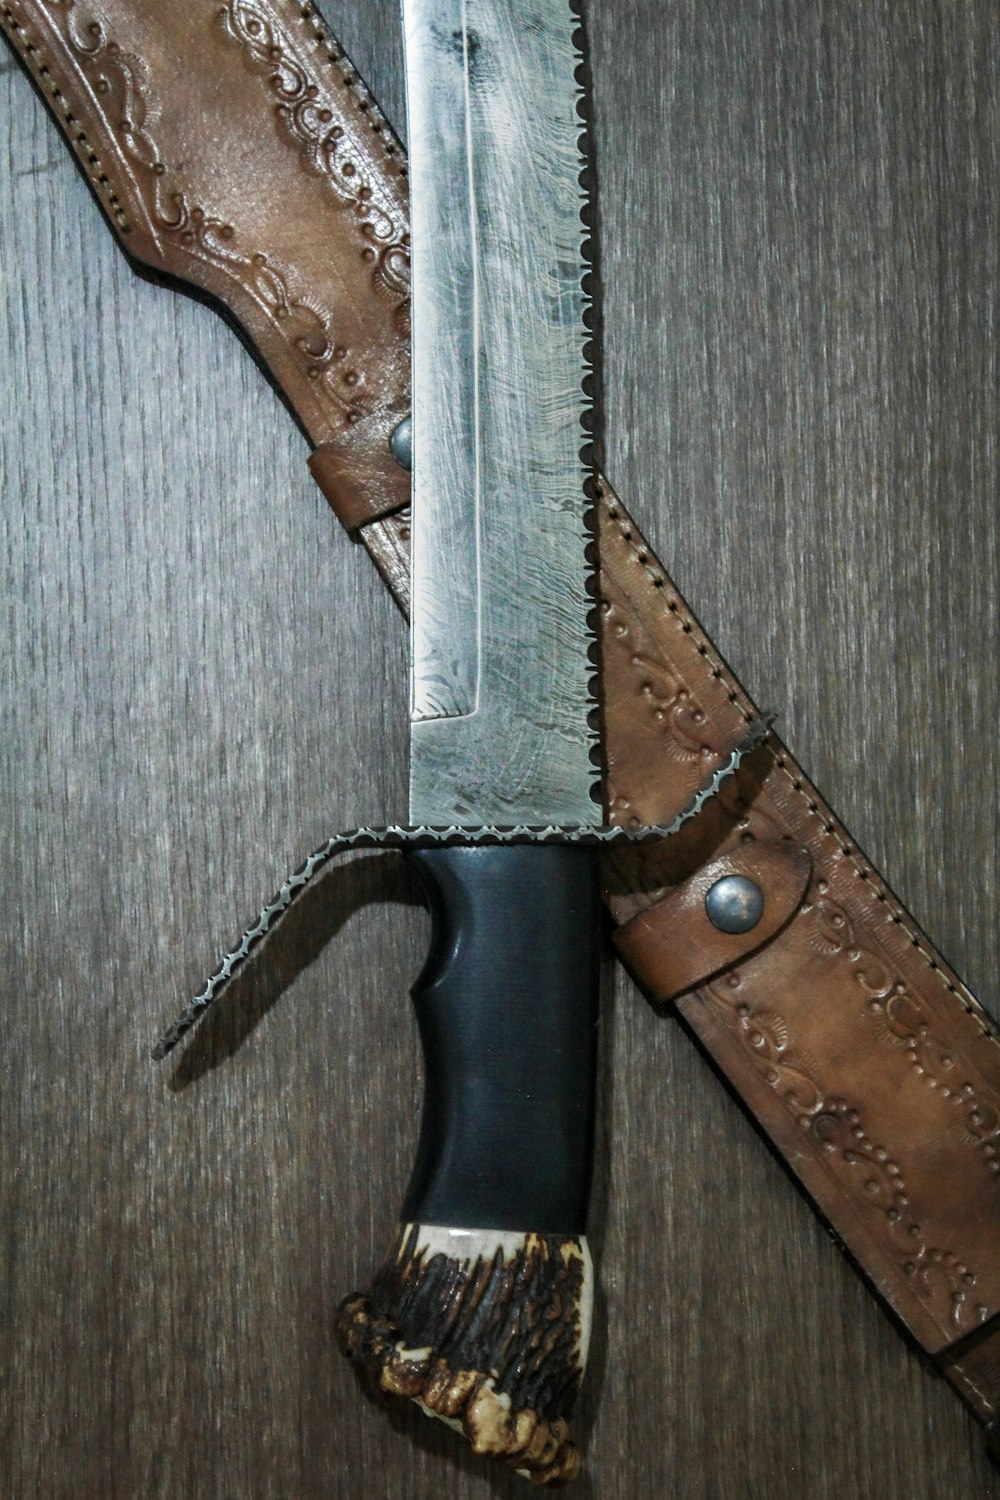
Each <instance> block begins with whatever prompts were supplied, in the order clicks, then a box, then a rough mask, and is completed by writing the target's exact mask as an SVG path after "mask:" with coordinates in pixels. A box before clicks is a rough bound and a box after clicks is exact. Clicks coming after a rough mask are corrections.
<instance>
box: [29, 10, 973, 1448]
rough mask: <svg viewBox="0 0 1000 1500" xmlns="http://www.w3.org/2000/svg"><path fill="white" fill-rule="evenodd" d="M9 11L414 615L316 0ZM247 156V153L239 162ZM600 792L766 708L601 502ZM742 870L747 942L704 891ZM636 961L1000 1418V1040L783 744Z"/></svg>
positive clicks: (94, 181) (403, 501)
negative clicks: (717, 918) (750, 892)
mask: <svg viewBox="0 0 1000 1500" xmlns="http://www.w3.org/2000/svg"><path fill="white" fill-rule="evenodd" d="M97 14H98V13H97V11H96V10H91V8H90V6H89V5H87V4H84V3H82V0H80V3H78V0H2V3H0V26H2V29H3V31H4V33H5V35H6V37H7V39H8V41H9V42H10V44H11V46H12V48H13V49H14V51H15V53H16V54H17V55H18V57H19V58H20V60H21V62H22V63H23V65H24V66H25V68H26V69H27V71H28V72H29V74H30V76H31V77H32V79H33V80H34V82H35V84H36V86H37V89H38V92H39V94H40V95H41V97H42V98H43V99H44V101H45V103H46V105H47V106H48V109H49V111H50V113H51V114H52V117H53V118H54V120H55V121H56V123H57V125H58V126H59V128H60V130H61V131H62V133H63V135H64V136H65V138H66V140H67V142H68V143H69V145H70V147H71V148H72V150H73V151H74V152H75V154H76V157H77V159H78V161H79V163H80V166H81V167H82V169H83V171H84V172H85V174H86V176H87V178H88V180H89V182H90V185H91V187H92V189H93V191H94V193H95V195H96V197H97V199H98V201H99V203H100V205H101V208H102V209H103V211H104V214H105V216H106V218H107V221H108V223H109V225H110V227H111V229H112V230H113V232H114V234H115V236H116V237H117V239H118V241H119V243H120V245H121V247H122V249H123V250H124V251H125V254H126V255H127V256H128V257H129V259H130V261H131V262H132V263H133V265H134V266H135V267H136V268H137V269H140V270H141V271H143V272H144V273H146V274H151V275H154V276H157V277H162V278H165V279H168V280H169V281H171V282H172V283H173V284H175V285H177V284H179V285H180V286H182V287H184V288H186V289H188V290H191V291H193V292H195V293H197V295H199V296H200V297H202V298H203V299H206V298H207V299H209V300H210V301H211V302H212V303H213V304H214V305H215V306H216V307H217V308H218V310H219V311H221V312H222V313H223V314H224V315H225V316H226V317H227V318H228V319H229V320H230V321H231V322H232V323H234V324H235V325H236V327H237V328H238V330H239V332H240V334H241V336H242V337H243V338H244V339H245V340H246V341H247V342H248V343H249V344H250V346H251V348H252V350H253V351H254V353H255V355H256V357H257V358H258V360H259V361H260V362H261V364H262V365H263V366H264V368H265V370H266V371H267V373H268V374H269V376H270V378H271V380H272V382H273V384H274V385H275V387H276V388H277V390H278V392H279V393H280V395H281V396H282V397H283V399H284V400H285V402H286V403H287V405H288V406H289V408H290V409H291V411H292V412H293V414H294V416H295V417H296V419H297V421H298V423H299V425H300V427H301V429H302V431H303V433H304V434H305V436H306V438H307V439H308V442H309V444H310V447H311V449H312V456H311V459H310V464H311V468H312V472H313V474H314V476H315V478H316V480H317V482H318V484H319V485H320V486H321V488H322V489H323V491H324V493H325V494H326V496H327V498H328V500H329V502H330V504H331V505H332V506H333V508H334V510H335V511H336V512H337V514H338V516H339V517H340V518H341V520H342V521H343V522H344V525H345V527H346V528H347V530H348V531H349V532H350V533H351V535H352V536H354V537H355V538H356V539H357V540H358V541H359V542H360V544H361V545H363V546H364V547H366V548H367V550H368V552H369V553H370V554H371V557H372V559H373V561H374V562H375V564H376V566H377V568H378V569H379V571H380V573H381V574H382V576H383V578H384V579H385V581H386V583H387V584H388V586H389V588H390V589H391V590H392V592H393V594H394V596H395V598H396V599H397V601H398V603H399V604H400V606H401V608H402V609H403V611H404V612H405V610H406V606H407V585H408V529H407V528H408V516H407V503H408V499H409V483H408V476H407V475H406V474H405V473H404V472H403V471H402V470H401V469H400V468H399V466H398V465H397V464H396V462H395V460H394V459H393V457H392V454H391V452H390V448H389V438H390V435H391V434H392V432H393V431H394V429H395V427H396V426H397V424H398V423H399V421H400V420H401V419H402V417H403V416H405V414H406V413H407V412H408V411H409V404H410V402H409V304H408V270H409V257H408V234H407V184H406V161H405V156H404V153H403V150H402V148H401V146H400V144H399V142H398V140H397V139H396V137H395V135H394V134H393V131H392V130H391V128H390V127H389V125H388V124H387V122H386V120H385V119H384V118H383V116H382V114H381V113H380V112H379V110H378V108H377V106H376V104H375V103H374V101H373V99H372V98H371V95H370V94H369V93H368V91H367V90H366V89H365V87H364V85H363V84H362V82H361V80H360V79H359V78H358V76H357V73H356V72H355V70H354V68H353V67H352V66H351V64H350V62H349V60H348V59H347V58H346V57H345V55H344V53H343V51H342V49H341V48H340V47H339V45H338V44H337V42H336V41H335V40H334V39H333V38H332V37H331V35H330V34H329V32H328V31H327V29H326V27H325V25H324V23H323V22H322V20H321V18H320V17H319V16H318V14H317V13H316V11H315V10H314V9H313V8H312V7H311V6H310V5H309V4H308V3H303V0H205V3H196V4H192V3H191V0H103V3H102V5H101V7H100V19H97ZM247 141H252V143H253V149H252V153H251V152H249V151H248V150H246V149H245V143H246V142H247ZM596 496H597V514H598V530H599V548H600V560H601V616H602V636H601V642H602V653H603V658H602V680H603V694H604V725H605V742H606V756H607V781H606V795H607V803H608V810H609V815H610V817H611V819H612V820H613V821H615V822H619V823H626V824H628V823H632V824H640V823H664V822H667V821H668V820H669V819H670V818H671V817H672V816H673V815H674V814H675V813H676V812H677V811H678V810H679V809H680V808H681V806H682V805H683V804H684V803H685V802H686V801H687V800H688V798H689V797H690V795H691V794H692V792H693V791H694V790H695V789H696V788H697V787H698V785H699V784H700V783H701V782H702V781H703V780H704V778H705V776H706V774H707V773H708V772H710V771H711V770H712V769H713V768H714V767H715V766H716V765H718V764H719V763H720V761H721V760H722V759H723V758H724V757H725V755H726V753H727V752H728V751H729V749H730V748H731V747H732V745H733V744H734V743H735V742H736V741H737V740H738V739H739V738H740V736H741V735H742V733H743V732H744V730H745V727H746V725H747V723H748V721H749V720H750V719H751V718H752V717H753V716H754V715H755V713H756V709H755V707H754V705H753V703H752V702H751V700H750V697H749V695H748V694H747V692H746V691H745V689H744V688H743V687H742V686H741V685H740V683H739V682H737V680H736V679H735V677H734V676H733V674H732V673H731V672H730V671H729V669H728V667H727V666H726V664H725V662H724V661H723V660H722V659H721V657H720V656H719V654H718V652H717V651H716V650H715V648H714V646H713V645H712V643H711V641H710V640H709V639H708V638H707V636H706V635H705V633H704V631H703V630H702V629H701V627H700V626H699V624H698V622H697V620H696V619H695V617H694V616H693V614H692V613H691V610H690V609H689V607H688V605H687V604H686V603H685V601H684V599H683V597H682V596H681V595H680V593H679V592H678V590H677V589H676V587H675V586H674V584H673V583H672V582H671V580H670V578H669V577H668V575H667V574H666V572H665V571H664V569H663V567H662V566H661V564H660V563H659V562H658V560H657V559H656V557H655V556H654V554H653V552H652V551H651V549H650V547H649V546H648V545H647V543H646V542H645V541H644V540H643V538H642V536H641V535H640V534H639V532H638V530H637V528H636V526H635V524H634V522H633V521H632V520H631V518H630V516H629V514H628V512H627V511H626V509H625V507H624V505H623V504H622V502H621V501H620V500H619V499H618V498H617V496H616V495H615V493H614V492H613V490H612V489H611V487H610V485H609V484H608V483H607V482H606V481H605V480H604V479H603V478H600V477H598V480H597V482H596ZM726 873H749V874H751V875H752V877H753V878H754V879H756V880H757V881H758V883H759V884H760V885H761V887H762V889H763V891H764V895H765V912H766V913H767V916H766V919H765V920H764V921H763V922H762V923H761V924H759V925H758V927H757V928H755V929H754V930H753V931H751V932H750V933H748V934H745V935H744V936H742V937H739V936H727V935H725V934H722V933H720V932H719V931H718V930H716V929H714V928H712V927H711V924H709V923H707V922H706V920H705V916H704V894H705V891H706V889H707V888H708V885H710V884H711V883H713V882H714V880H716V879H718V878H719V877H720V876H721V875H722V874H726ZM604 880H605V895H606V900H607V903H608V906H609V908H610V910H611V913H612V915H613V917H614V919H615V921H616V923H617V924H618V930H617V945H618V948H619V952H620V953H621V956H622V958H623V959H624V961H625V962H626V964H627V965H628V966H629V968H630V969H631V970H632V972H633V973H634V975H635V977H636V978H637V979H638V980H639V982H640V983H641V984H642V985H643V986H644V988H645V990H646V991H647V993H648V994H649V995H650V997H651V998H652V999H653V1000H655V1001H657V1002H661V1003H662V1002H666V1001H673V1003H674V1004H675V1006H676V1009H677V1011H678V1013H679V1015H680V1016H681V1017H682V1018H683V1020H684V1022H685V1023H686V1024H687V1026H688V1027H689V1028H690V1029H691V1030H692V1031H693V1032H694V1033H695V1035H696V1037H697V1038H698V1040H699V1041H700V1042H701V1044H702V1046H703V1047H704V1048H705V1049H706V1051H707V1052H708V1053H709V1054H710V1055H711V1057H712V1058H713V1059H714V1061H715V1063H716V1064H717V1065H718V1067H719V1068H720V1069H721V1070H722V1072H723V1073H724V1075H725V1076H726V1078H727V1079H728V1080H729V1082H730V1084H731V1085H732V1087H733V1089H734V1090H735V1091H736V1092H737V1093H738V1095H739V1096H740V1098H741V1099H742V1100H743V1102H744V1104H745V1105H746V1107H747V1109H748V1110H749V1111H750V1113H751V1114H752V1115H753V1116H754V1117H755V1118H756V1120H757V1121H758V1122H759V1124H760V1125H761V1127H762V1128H763V1129H764V1131H765V1132H766V1133H767V1135H768V1136H769V1138H770V1140H771V1142H772V1143H773V1145H774V1147H775V1149H776V1150H777V1151H778V1152H779V1153H780V1155H781V1156H782V1157H783V1159H784V1161H785V1162H786V1163H787V1165H788V1167H789V1169H790V1171H791V1172H792V1173H793V1174H794V1175H795V1176H796V1177H797V1178H798V1180H799V1182H800V1183H801V1185H802V1187H803V1189H804V1190H805V1192H806V1194H807V1195H808V1196H809V1198H810V1199H811V1200H812V1202H813V1204H814V1205H815V1207H816V1208H817V1209H818V1211H819V1212H820V1213H821V1214H822V1215H823V1217H824V1219H825V1220H826V1221H827V1222H828V1223H829V1225H830V1226H831V1227H832V1229H833V1230H834V1232H835V1234H836V1235H837V1236H838V1237H839V1239H840V1241H841V1242H842V1244H843V1245H844V1246H845V1247H846V1249H847V1250H848V1251H849V1252H850V1255H851V1256H852V1257H853V1259H854V1261H855V1263H856V1264H857V1266H858V1267H859V1269H860V1270H861V1271H862V1272H863V1273H864V1275H865V1276H866V1278H867V1279H868V1281H869V1282H870V1284H871V1286H872V1287H873V1288H874V1290H875V1291H876V1292H877V1293H878V1295H879V1296H880V1297H881V1298H882V1299H883V1300H884V1302H885V1304H887V1306H888V1307H889V1308H890V1309H891V1310H892V1312H893V1313H894V1314H895V1316H896V1318H897V1319H898V1321H899V1322H900V1323H901V1324H902V1325H904V1327H905V1328H906V1329H907V1330H908V1331H909V1333H910V1334H911V1335H912V1336H913V1338H914V1339H915V1340H916V1342H917V1343H918V1345H919V1346H920V1347H921V1348H922V1349H923V1350H924V1351H925V1352H926V1353H927V1354H928V1355H929V1356H931V1357H932V1358H933V1359H934V1360H935V1361H936V1362H937V1363H938V1364H939V1366H940V1368H941V1369H942V1370H943V1371H944V1372H945V1374H946V1375H947V1376H948V1378H949V1379H950V1380H951V1381H952V1382H953V1383H954V1385H955V1386H956V1387H957V1389H958V1390H959V1391H960V1392H961V1394H962V1396H963V1397H964V1398H965V1400H966V1401H967V1403H968V1404H969V1406H970V1407H971V1408H972V1410H973V1411H974V1412H975V1413H976V1415H977V1416H978V1417H979V1418H980V1419H981V1420H982V1421H983V1422H985V1423H987V1424H989V1432H990V1436H991V1437H992V1436H993V1435H994V1433H995V1432H996V1430H997V1429H996V1427H994V1426H993V1424H994V1423H995V1422H996V1421H997V1416H998V1412H1000V1253H998V1251H1000V1154H998V1152H1000V1035H998V1032H997V1030H996V1028H995V1027H994V1025H993V1023H992V1022H991V1021H990V1019H989V1018H988V1017H987V1015H986V1014H985V1012H984V1011H983V1010H982V1009H981V1007H980V1006H979V1005H978V1004H977V1002H976V1000H975V999H974V997H973V996H972V995H971V994H970V993H969V991H968V990H967V989H966V987H965V986H964V985H963V984H962V982H961V980H960V979H959V977H958V976H957V975H956V974H955V973H953V972H952V970H951V969H950V968H949V967H948V965H947V964H946V963H945V962H944V960H943V959H942V958H941V957H940V955H939V954H938V953H937V952H936V950H935V949H934V947H933V945H932V944H931V942H930V941H929V940H928V938H927V937H926V936H925V935H924V933H923V932H921V930H920V929H919V927H918V926H917V925H916V923H915V922H914V921H913V919H912V917H911V916H910V915H909V914H908V913H907V912H906V911H905V909H904V908H903V907H902V905H901V904H900V903H899V901H898V900H897V899H896V898H895V896H894V895H893V894H892V892H891V891H890V890H889V889H888V887H887V886H886V885H885V882H884V881H883V880H882V879H881V877H880V875H879V874H878V872H877V871H876V870H875V869H873V868H872V866H871V864H870V862H869V861H868V860H867V859H866V858H865V857H864V855H863V854H862V853H861V851H860V850H859V849H858V847H857V846H856V844H855V843H854V841H853V839H852V838H851V836H850V834H849V833H848V832H847V831H846V829H845V828H844V827H843V826H842V824H841V823H840V822H839V821H838V820H837V818H836V817H835V815H834V814H833V813H832V811H831V810H830V808H829V807H828V806H827V805H826V804H825V803H824V802H823V800H822V798H821V797H820V796H819V794H818V793H817V791H816V790H815V788H814V787H813V786H812V785H811V784H810V782H809V781H808V779H807V778H806V776H805V775H804V773H803V772H802V770H801V769H800V767H799V766H798V765H797V764H796V762H795V761H794V759H793V758H792V756H791V755H790V754H789V752H788V751H787V749H785V747H784V746H783V745H782V744H781V742H780V741H779V740H778V739H777V738H776V737H774V736H771V737H770V738H769V740H768V741H767V742H766V744H764V745H763V746H762V747H761V748H760V749H758V750H757V751H756V752H755V754H754V755H753V756H752V757H751V759H750V760H749V761H748V762H747V763H746V764H745V766H744V767H743V768H742V769H741V771H740V774H739V775H738V776H737V777H736V778H734V779H733V780H732V781H731V782H730V783H729V784H728V786H727V788H726V789H725V790H724V791H723V793H722V795H721V796H720V797H719V798H718V799H716V801H715V802H714V804H712V805H711V806H709V807H708V808H706V809H705V810H704V811H703V812H702V814H701V815H700V817H699V818H698V819H697V820H696V821H695V822H694V823H693V824H691V825H690V826H689V829H688V831H687V833H686V834H685V835H684V836H682V838H681V839H680V840H677V841H674V842H672V843H671V845H670V847H669V849H665V848H664V847H663V846H660V847H659V848H657V847H654V846H648V845H646V846H642V847H640V848H638V849H636V850H635V851H634V852H632V853H630V854H629V855H627V856H626V855H621V854H616V855H615V857H614V858H613V859H610V860H609V861H608V862H607V865H606V867H605V874H604Z"/></svg>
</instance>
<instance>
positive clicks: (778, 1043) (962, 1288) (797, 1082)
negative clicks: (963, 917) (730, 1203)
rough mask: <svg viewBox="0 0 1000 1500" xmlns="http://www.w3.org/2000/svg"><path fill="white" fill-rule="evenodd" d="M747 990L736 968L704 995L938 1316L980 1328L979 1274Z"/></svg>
mask: <svg viewBox="0 0 1000 1500" xmlns="http://www.w3.org/2000/svg"><path fill="white" fill-rule="evenodd" d="M821 884H822V882H821ZM742 992H743V978H742V975H741V974H740V972H739V971H738V970H732V971H730V973H728V974H727V975H725V976H724V977H723V978H721V979H718V980H716V981H715V982H714V983H711V984H708V985H706V986H705V987H704V989H703V990H702V992H701V993H702V994H703V995H705V996H707V997H708V998H710V999H711V1000H712V1001H713V1002H714V1003H715V1005H716V1007H717V1010H718V1013H719V1014H720V1015H721V1016H722V1017H723V1018H724V1019H725V1021H726V1024H727V1027H728V1029H729V1030H730V1032H731V1033H732V1034H734V1035H736V1036H737V1037H738V1038H739V1039H740V1041H741V1042H742V1043H743V1045H744V1047H745V1049H746V1051H747V1052H748V1053H749V1055H750V1056H751V1057H752V1059H753V1062H754V1066H755V1068H756V1070H757V1071H758V1073H759V1074H760V1075H761V1076H762V1077H763V1079H764V1081H765V1082H766V1083H767V1084H768V1086H769V1087H770V1088H772V1089H773V1090H774V1091H775V1093H776V1094H777V1096H778V1098H779V1099H780V1100H781V1102H782V1104H783V1105H784V1107H785V1108H786V1109H787V1111H788V1112H789V1114H790V1115H791V1116H792V1117H793V1119H795V1120H796V1122H797V1123H798V1125H799V1126H800V1128H801V1129H802V1130H803V1131H804V1132H806V1133H808V1134H809V1136H811V1138H812V1140H813V1143H814V1144H815V1145H816V1146H817V1147H818V1152H817V1153H816V1154H817V1155H818V1157H819V1159H820V1160H821V1161H822V1162H823V1163H824V1165H825V1167H826V1169H827V1171H828V1172H829V1173H830V1174H831V1176H833V1177H834V1178H835V1179H836V1180H837V1182H838V1183H839V1184H840V1185H841V1186H842V1187H845V1188H846V1189H847V1190H848V1192H850V1193H851V1194H852V1195H854V1196H855V1197H857V1198H859V1199H860V1200H861V1201H862V1203H863V1205H864V1207H865V1209H866V1211H867V1212H868V1213H875V1214H878V1215H880V1216H881V1218H882V1220H883V1222H884V1224H885V1227H886V1231H887V1239H888V1242H889V1243H890V1244H891V1245H892V1247H893V1250H894V1252H895V1254H896V1257H897V1260H898V1262H899V1264H900V1266H901V1268H902V1270H903V1273H904V1275H905V1276H906V1278H907V1280H908V1281H909V1282H910V1283H911V1284H912V1286H913V1288H914V1290H915V1292H916V1293H917V1295H918V1296H919V1297H920V1299H921V1300H922V1301H923V1302H925V1303H926V1304H927V1305H928V1307H930V1308H931V1309H932V1310H934V1311H935V1313H936V1314H938V1315H941V1313H942V1312H943V1313H944V1316H945V1317H946V1318H947V1321H948V1322H950V1323H951V1325H952V1326H953V1327H954V1328H955V1330H956V1337H957V1336H958V1335H959V1334H964V1333H968V1332H971V1331H972V1330H973V1329H975V1328H978V1327H980V1326H981V1325H982V1324H983V1323H985V1322H986V1321H987V1319H988V1318H989V1317H990V1316H991V1315H992V1311H993V1309H991V1308H989V1307H986V1306H984V1305H983V1304H982V1303H981V1302H979V1301H978V1300H977V1299H976V1296H975V1288H976V1284H977V1277H976V1274H975V1272H974V1271H973V1270H972V1269H971V1268H970V1267H969V1266H967V1265H964V1264H963V1263H962V1262H961V1261H960V1260H959V1259H958V1257H957V1256H956V1255H955V1254H954V1253H953V1252H952V1251H950V1250H948V1249H940V1248H938V1247H937V1246H935V1245H933V1244H931V1243H929V1242H928V1240H927V1239H926V1238H925V1235H924V1230H923V1227H922V1225H921V1224H920V1222H919V1219H918V1218H917V1217H915V1215H914V1213H913V1210H912V1205H911V1203H910V1199H909V1195H908V1192H907V1187H906V1181H905V1179H904V1176H903V1172H902V1168H901V1167H900V1165H899V1163H898V1162H897V1161H895V1160H894V1159H893V1157H892V1156H891V1154H890V1153H889V1151H888V1150H887V1148H886V1147H885V1146H884V1145H882V1144H881V1143H880V1142H877V1141H874V1140H872V1138H871V1137H870V1136H869V1135H868V1133H867V1131H866V1130H865V1127H864V1120H863V1115H862V1112H861V1110H860V1109H858V1108H856V1107H855V1106H854V1105H852V1104H851V1103H850V1101H848V1100H846V1099H843V1098H841V1097H838V1096H836V1095H828V1094H827V1092H826V1089H825V1088H824V1086H823V1084H822V1082H821V1080H820V1077H819V1073H820V1069H819V1065H818V1064H817V1063H816V1061H815V1059H813V1058H811V1057H809V1056H808V1055H807V1054H806V1053H804V1052H800V1051H796V1049H795V1048H794V1047H793V1046H792V1045H791V1041H790V1037H789V1028H788V1024H787V1022H786V1020H785V1019H784V1017H783V1016H782V1015H781V1014H780V1013H779V1012H778V1011H776V1010H773V1009H771V1008H769V1007H767V1006H757V1005H754V1004H752V1003H751V1002H750V1001H749V1000H748V999H745V998H744V996H743V993H742Z"/></svg>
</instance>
